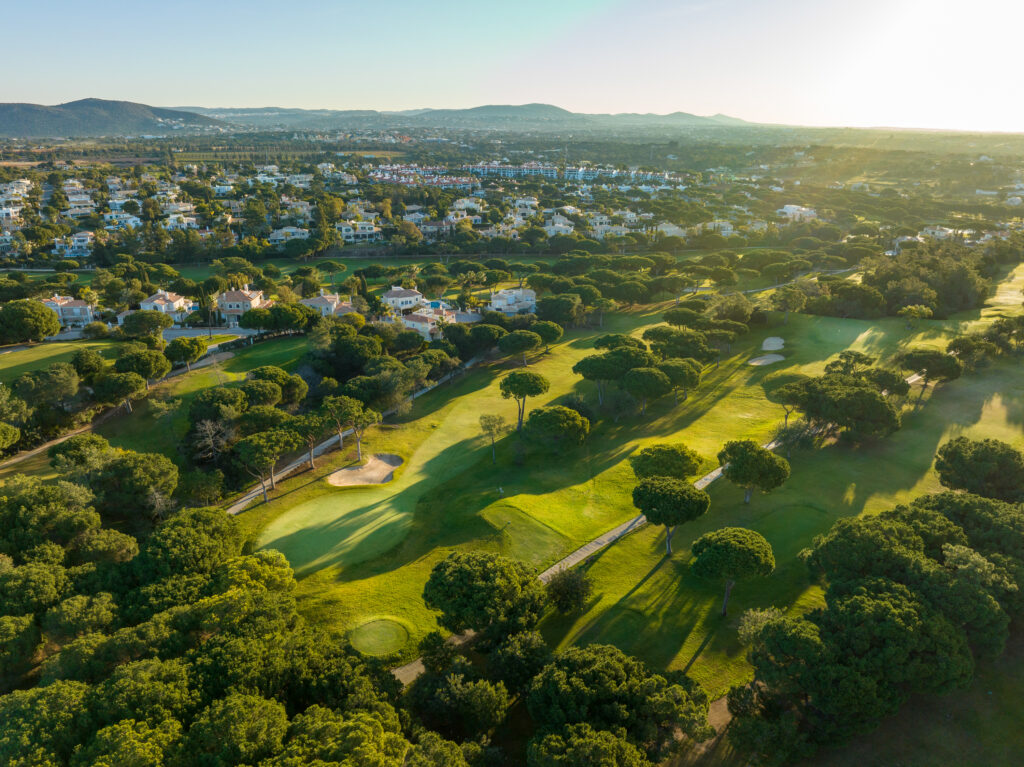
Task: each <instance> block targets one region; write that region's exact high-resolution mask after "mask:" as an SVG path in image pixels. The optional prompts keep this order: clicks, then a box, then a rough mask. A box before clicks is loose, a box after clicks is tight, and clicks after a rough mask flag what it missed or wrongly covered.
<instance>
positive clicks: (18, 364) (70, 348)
mask: <svg viewBox="0 0 1024 767" xmlns="http://www.w3.org/2000/svg"><path fill="white" fill-rule="evenodd" d="M79 349H95V350H96V351H98V352H99V353H100V354H102V355H103V356H104V357H105V358H106V359H108V360H112V359H114V357H116V356H117V349H118V344H117V343H115V342H113V341H55V342H53V343H42V344H35V345H33V346H30V347H28V348H27V349H18V350H16V351H10V352H3V351H2V350H0V383H6V384H9V383H11V381H13V380H14V379H15V378H17V377H18V376H20V375H22V374H23V373H29V372H32V371H33V370H41V369H42V368H45V367H48V366H50V365H52V364H54V363H55V362H71V358H72V357H74V356H75V352H77V351H78V350H79Z"/></svg>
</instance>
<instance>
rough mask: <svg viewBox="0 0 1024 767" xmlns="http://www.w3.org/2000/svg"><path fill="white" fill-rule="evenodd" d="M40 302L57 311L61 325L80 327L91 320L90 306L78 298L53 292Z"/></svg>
mask: <svg viewBox="0 0 1024 767" xmlns="http://www.w3.org/2000/svg"><path fill="white" fill-rule="evenodd" d="M42 302H43V304H44V305H45V306H47V307H49V308H50V309H53V311H55V312H56V313H57V317H58V318H60V324H61V327H65V328H81V327H84V326H85V325H88V324H89V323H90V322H92V321H93V313H92V306H90V305H89V304H88V303H86V302H85V301H83V300H81V299H79V298H72V297H71V296H58V295H57V294H56V293H54V294H53V295H52V296H50V297H49V298H44V299H42Z"/></svg>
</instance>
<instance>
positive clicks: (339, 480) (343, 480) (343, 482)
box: [327, 453, 402, 487]
mask: <svg viewBox="0 0 1024 767" xmlns="http://www.w3.org/2000/svg"><path fill="white" fill-rule="evenodd" d="M401 465H402V459H401V457H399V456H397V455H393V454H392V453H377V454H376V455H371V456H370V458H369V460H367V461H366V463H364V464H363V465H362V466H349V467H347V468H344V469H338V470H337V471H336V472H334V473H333V474H329V475H328V476H327V481H328V482H329V483H330V484H332V485H334V486H336V487H347V486H349V485H380V484H383V483H384V482H390V481H391V477H392V476H394V473H395V469H396V468H398V467H399V466H401Z"/></svg>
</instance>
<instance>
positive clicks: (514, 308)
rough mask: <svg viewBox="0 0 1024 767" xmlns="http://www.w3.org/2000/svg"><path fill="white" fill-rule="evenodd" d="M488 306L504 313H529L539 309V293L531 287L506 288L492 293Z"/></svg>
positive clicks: (494, 310) (491, 309)
mask: <svg viewBox="0 0 1024 767" xmlns="http://www.w3.org/2000/svg"><path fill="white" fill-rule="evenodd" d="M487 308H488V310H490V311H492V312H502V313H503V314H528V313H530V312H533V311H536V309H537V293H536V291H534V290H532V289H531V288H504V289H502V290H499V291H497V292H495V293H491V303H490V304H488V306H487Z"/></svg>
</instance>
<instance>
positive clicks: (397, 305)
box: [382, 285, 424, 314]
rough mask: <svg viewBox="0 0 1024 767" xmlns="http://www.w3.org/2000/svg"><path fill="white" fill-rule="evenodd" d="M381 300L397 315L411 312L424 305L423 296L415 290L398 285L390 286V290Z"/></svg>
mask: <svg viewBox="0 0 1024 767" xmlns="http://www.w3.org/2000/svg"><path fill="white" fill-rule="evenodd" d="M382 298H383V299H384V303H385V304H387V305H388V306H389V307H391V309H392V311H394V312H397V313H398V314H404V313H405V312H408V311H412V310H413V309H415V308H416V307H418V306H420V305H421V304H423V303H424V301H423V294H422V293H420V292H419V291H418V290H416V288H403V287H401V286H400V285H392V286H391V289H390V290H388V291H386V292H385V293H384V295H383V296H382Z"/></svg>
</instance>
